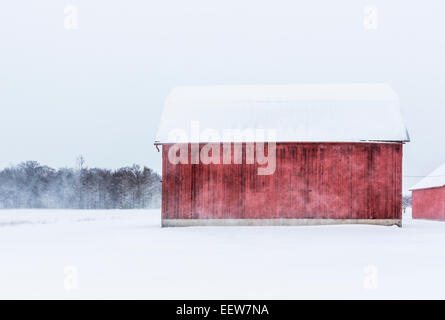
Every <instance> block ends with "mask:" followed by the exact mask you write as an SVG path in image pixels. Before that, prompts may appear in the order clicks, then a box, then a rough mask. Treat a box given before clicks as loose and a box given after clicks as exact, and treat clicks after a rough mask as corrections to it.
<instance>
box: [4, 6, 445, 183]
mask: <svg viewBox="0 0 445 320" xmlns="http://www.w3.org/2000/svg"><path fill="white" fill-rule="evenodd" d="M68 4H69V5H71V6H74V7H75V9H76V10H77V25H76V26H75V27H73V28H66V18H67V14H66V13H65V11H64V10H65V6H66V5H68ZM368 4H372V5H375V6H376V8H377V9H378V24H377V25H371V27H370V26H369V25H368V26H367V24H366V23H365V24H364V22H365V21H366V20H365V10H364V9H365V6H366V5H368ZM444 9H445V3H444V2H443V1H440V0H424V1H420V0H413V1H409V3H408V2H407V1H402V0H392V1H383V0H374V1H372V3H369V2H368V1H356V0H339V1H327V0H326V1H321V0H315V1H314V0H310V1H309V0H307V1H291V0H278V1H258V0H255V1H253V0H246V1H235V0H227V1H219V2H215V1H204V0H191V1H179V0H167V1H142V0H128V1H117V0H96V1H88V0H73V1H70V2H60V3H56V2H54V1H50V0H40V1H29V0H28V1H26V0H17V1H8V2H7V3H5V4H4V5H3V6H2V10H0V58H1V59H0V114H1V120H2V121H1V125H0V137H1V139H0V150H1V157H0V167H5V166H8V165H10V164H17V163H19V162H22V161H25V160H36V161H39V162H41V163H44V164H46V165H49V166H52V167H56V168H57V167H64V166H73V165H74V164H75V159H76V157H77V156H78V155H79V154H82V155H84V156H85V158H86V160H87V162H88V164H89V165H90V166H98V167H108V168H118V167H123V166H126V165H130V164H132V163H138V164H140V165H146V166H149V167H151V168H154V169H155V170H157V171H158V172H160V167H161V161H160V154H158V153H157V152H156V150H155V148H154V147H153V144H152V143H153V141H154V140H155V135H156V131H157V128H158V124H159V121H160V118H161V111H162V106H163V102H164V99H165V97H166V96H167V95H168V93H169V92H170V91H171V89H172V88H174V87H176V86H179V85H219V84H230V85H236V84H286V83H363V82H365V83H389V84H390V85H391V86H392V87H393V88H394V90H395V91H396V92H397V94H398V95H399V97H400V104H401V107H402V110H403V112H404V118H405V122H406V125H407V127H408V129H409V132H410V134H411V138H412V142H411V143H409V144H407V145H406V149H405V162H404V169H405V172H404V174H405V175H407V176H421V175H426V174H428V173H429V172H431V171H432V170H433V169H435V168H436V167H438V166H439V165H440V164H442V163H444V162H445V149H444V148H442V147H441V146H442V144H443V140H444V138H445V133H444V130H443V119H444V117H445V109H444V108H445V90H444V88H445V62H444V59H443V57H444V56H445V37H443V35H442V34H443V30H445V20H444V19H443V12H444V11H445V10H444ZM68 12H70V11H68ZM375 27H377V28H375ZM418 180H420V178H419V177H406V178H405V179H404V189H405V190H407V189H408V188H409V187H411V186H413V185H414V184H415V183H417V182H418Z"/></svg>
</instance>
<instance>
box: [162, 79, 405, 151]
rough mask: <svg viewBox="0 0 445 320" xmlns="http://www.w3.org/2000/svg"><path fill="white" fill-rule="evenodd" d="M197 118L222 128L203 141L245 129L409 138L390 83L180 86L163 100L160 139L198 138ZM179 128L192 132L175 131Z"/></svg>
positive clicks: (317, 136)
mask: <svg viewBox="0 0 445 320" xmlns="http://www.w3.org/2000/svg"><path fill="white" fill-rule="evenodd" d="M196 121H198V123H199V130H200V131H201V132H202V131H204V130H206V129H211V130H214V131H216V132H219V133H220V136H219V137H218V136H216V137H215V135H212V134H210V135H207V134H206V135H205V136H206V137H205V138H204V139H203V138H202V136H201V138H199V142H229V141H234V140H232V139H231V138H230V137H223V133H222V132H223V131H224V130H246V129H249V130H257V129H260V130H274V131H275V133H276V134H275V135H274V136H272V135H271V136H269V135H267V134H266V136H265V137H264V138H258V137H256V138H254V141H259V140H263V141H276V142H360V141H382V142H383V141H385V142H389V141H391V142H392V141H397V142H398V141H400V142H407V141H409V136H408V132H407V130H406V128H405V125H404V122H403V120H402V116H401V112H400V106H399V99H398V96H397V94H396V93H395V92H394V91H393V90H392V88H391V87H390V86H389V85H386V84H291V85H238V86H188V87H177V88H175V89H174V90H173V91H172V92H171V93H170V95H169V96H168V97H167V99H166V101H165V106H164V111H163V114H162V119H161V123H160V126H159V130H158V134H157V138H156V141H158V142H160V143H174V142H198V141H197V139H196V135H193V134H190V132H191V130H193V127H194V129H195V130H196V123H197V122H196ZM192 123H193V124H194V125H192ZM178 129H179V130H183V131H185V132H186V133H187V134H188V136H187V137H182V138H179V137H178V136H177V135H176V134H172V132H176V133H177V130H178ZM247 140H249V139H247V138H246V141H247ZM249 141H250V140H249Z"/></svg>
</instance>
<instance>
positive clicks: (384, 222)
mask: <svg viewBox="0 0 445 320" xmlns="http://www.w3.org/2000/svg"><path fill="white" fill-rule="evenodd" d="M335 224H370V225H379V226H394V225H395V226H398V227H402V219H162V227H194V226H215V227H219V226H316V225H335Z"/></svg>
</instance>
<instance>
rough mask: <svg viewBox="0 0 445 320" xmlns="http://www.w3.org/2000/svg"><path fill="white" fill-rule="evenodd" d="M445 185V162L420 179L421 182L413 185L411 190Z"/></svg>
mask: <svg viewBox="0 0 445 320" xmlns="http://www.w3.org/2000/svg"><path fill="white" fill-rule="evenodd" d="M443 186H445V164H443V165H442V166H440V167H439V168H437V169H436V170H434V171H433V172H431V173H430V174H429V175H428V176H426V177H425V178H423V179H422V180H420V182H419V183H417V184H416V185H415V186H413V187H412V188H411V189H410V190H420V189H429V188H438V187H443Z"/></svg>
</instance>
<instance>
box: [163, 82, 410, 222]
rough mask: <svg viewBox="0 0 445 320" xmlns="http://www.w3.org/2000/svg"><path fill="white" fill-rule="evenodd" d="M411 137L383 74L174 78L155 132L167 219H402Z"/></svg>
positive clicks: (199, 220)
mask: <svg viewBox="0 0 445 320" xmlns="http://www.w3.org/2000/svg"><path fill="white" fill-rule="evenodd" d="M407 141H409V137H408V133H407V130H406V128H405V125H404V123H403V120H402V117H401V113H400V107H399V101H398V97H397V95H396V94H395V93H394V92H393V90H392V89H391V87H390V86H388V85H384V84H350V85H349V84H336V85H323V84H318V85H264V86H248V85H243V86H209V87H179V88H176V89H175V90H174V91H173V92H172V93H171V94H170V95H169V96H168V98H167V99H166V102H165V107H164V112H163V115H162V119H161V124H160V128H159V131H158V136H157V141H156V144H157V145H161V146H162V179H163V182H162V226H167V227H169V226H195V225H196V226H201V225H217V226H220V225H312V224H351V223H365V224H379V225H398V226H401V221H402V220H401V219H402V148H403V144H404V143H405V142H407Z"/></svg>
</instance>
